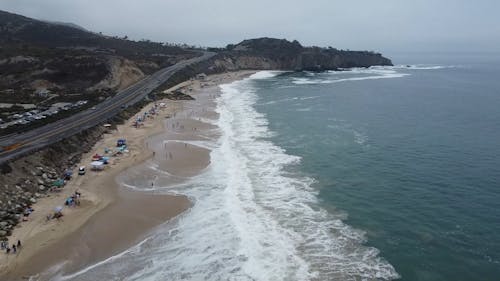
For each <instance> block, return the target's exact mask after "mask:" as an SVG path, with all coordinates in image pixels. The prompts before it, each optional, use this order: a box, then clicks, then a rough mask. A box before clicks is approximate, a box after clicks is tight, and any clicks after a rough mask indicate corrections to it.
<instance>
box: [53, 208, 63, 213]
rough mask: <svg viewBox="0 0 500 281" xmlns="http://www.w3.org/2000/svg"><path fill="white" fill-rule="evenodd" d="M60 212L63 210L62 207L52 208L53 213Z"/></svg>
mask: <svg viewBox="0 0 500 281" xmlns="http://www.w3.org/2000/svg"><path fill="white" fill-rule="evenodd" d="M62 210H63V207H62V206H57V207H55V208H54V211H55V212H56V213H60V212H62Z"/></svg>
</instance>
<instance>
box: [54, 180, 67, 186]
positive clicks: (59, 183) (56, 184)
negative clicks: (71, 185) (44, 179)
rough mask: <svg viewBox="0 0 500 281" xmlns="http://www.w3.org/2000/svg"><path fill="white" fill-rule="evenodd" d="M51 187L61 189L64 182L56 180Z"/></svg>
mask: <svg viewBox="0 0 500 281" xmlns="http://www.w3.org/2000/svg"><path fill="white" fill-rule="evenodd" d="M52 185H53V186H56V187H62V186H63V185H64V180H63V179H58V180H56V181H54V182H53V183H52Z"/></svg>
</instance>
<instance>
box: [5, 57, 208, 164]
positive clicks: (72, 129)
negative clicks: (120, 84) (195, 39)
mask: <svg viewBox="0 0 500 281" xmlns="http://www.w3.org/2000/svg"><path fill="white" fill-rule="evenodd" d="M214 55H215V53H212V52H205V53H203V55H202V56H200V57H195V58H192V59H189V60H184V61H181V62H179V63H177V64H175V65H172V66H170V67H166V68H163V69H161V70H159V71H157V72H155V73H153V74H152V75H150V76H147V77H146V78H144V79H142V80H140V81H139V82H137V83H135V84H133V85H132V86H130V87H128V88H126V89H124V90H122V91H120V92H118V93H117V94H116V95H114V96H113V97H112V98H109V99H107V100H105V101H103V102H102V103H99V104H98V105H96V106H95V109H88V110H84V111H80V112H78V113H76V114H74V115H72V116H70V117H67V118H65V119H61V120H57V121H55V122H53V123H50V124H47V125H44V126H42V127H39V128H36V129H33V130H31V131H28V132H24V133H21V134H16V135H9V136H8V138H1V139H0V147H7V146H11V145H15V146H16V147H15V148H12V149H10V150H4V151H2V152H0V163H3V162H6V161H8V160H10V159H12V158H14V157H16V156H19V155H22V154H25V153H28V152H30V151H33V150H36V149H39V148H42V147H44V146H46V145H49V144H52V143H55V142H57V141H60V140H61V139H64V138H67V137H70V136H72V135H74V134H77V133H79V132H81V131H83V130H85V129H88V128H91V127H94V126H96V125H98V124H101V123H103V122H104V121H105V120H107V119H109V118H111V117H113V116H114V115H116V114H118V113H119V112H120V111H122V110H123V109H122V107H123V106H125V107H126V106H129V105H132V104H135V103H137V102H138V101H140V100H142V99H143V98H145V97H146V96H147V95H148V94H149V93H151V92H152V91H153V90H154V89H156V88H157V87H158V86H160V85H161V84H163V83H164V82H165V81H167V80H168V79H169V78H170V77H171V76H172V75H173V74H175V73H176V72H177V71H179V70H181V69H183V68H184V67H186V66H188V65H190V64H194V63H197V62H200V61H204V60H207V59H209V58H211V57H213V56H214Z"/></svg>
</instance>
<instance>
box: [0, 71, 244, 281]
mask: <svg viewBox="0 0 500 281" xmlns="http://www.w3.org/2000/svg"><path fill="white" fill-rule="evenodd" d="M249 74H251V72H237V73H230V74H221V75H215V76H210V77H209V78H208V79H207V81H204V82H200V81H196V80H195V81H190V82H186V83H182V86H183V87H185V88H184V89H186V92H187V93H188V94H191V95H193V96H194V97H195V98H196V101H158V103H160V102H165V103H166V104H167V108H166V109H164V110H161V112H160V114H158V115H157V116H156V117H155V119H154V120H148V121H146V123H145V126H144V127H142V128H139V129H136V128H132V127H131V126H130V124H131V121H132V120H133V119H134V118H131V120H129V122H127V123H126V124H124V125H122V126H119V127H118V129H117V130H116V131H114V132H112V133H110V134H108V135H106V136H105V137H104V139H103V140H102V141H100V142H99V143H97V144H96V145H95V147H94V149H93V150H92V151H91V152H90V153H88V154H87V155H85V156H84V158H83V159H86V160H85V161H84V162H88V159H89V157H91V155H93V154H95V153H96V152H100V153H102V150H103V149H104V147H112V146H113V145H114V142H115V141H116V139H117V138H121V137H125V138H127V140H128V142H129V148H130V153H129V154H127V155H124V156H122V157H120V158H117V159H113V160H112V163H111V164H110V165H109V167H108V169H107V170H106V171H103V172H88V173H87V175H86V176H84V177H80V178H76V179H74V180H73V181H71V182H70V184H69V185H68V186H66V188H65V193H63V194H60V195H56V196H53V197H51V198H44V199H46V200H45V201H43V200H42V201H41V202H39V203H37V204H36V205H35V210H37V211H36V212H35V213H36V215H35V216H34V218H33V219H32V221H30V222H28V223H26V224H24V225H22V226H21V227H20V228H18V229H16V231H15V233H14V235H13V239H12V241H17V240H14V239H18V238H19V239H22V240H23V243H24V246H23V247H24V248H23V250H22V251H20V253H19V254H18V255H17V256H14V255H11V256H9V257H8V258H9V259H8V260H7V259H4V260H6V263H5V265H4V267H3V268H1V271H2V273H8V278H9V279H6V280H16V279H21V278H22V277H23V276H28V275H34V274H35V275H36V274H37V273H40V272H45V273H48V275H45V274H42V275H41V276H38V277H39V280H49V279H50V274H51V273H50V270H49V271H47V269H49V268H51V267H55V266H56V265H57V268H58V270H61V269H62V272H64V273H65V274H68V273H72V272H75V271H78V270H81V269H82V268H85V267H87V266H89V265H92V264H94V263H96V262H99V261H102V260H104V259H106V258H108V257H110V256H112V255H115V254H117V253H119V252H122V251H124V250H126V249H128V248H129V247H131V246H133V245H134V244H137V243H138V242H139V241H141V240H143V239H144V238H145V237H147V236H148V235H149V234H150V233H151V232H152V231H154V228H155V227H156V226H158V225H160V224H163V223H166V222H168V221H169V220H170V219H172V218H174V217H175V216H176V215H178V214H180V213H181V212H183V211H184V210H186V209H187V208H189V206H190V205H191V203H190V202H189V200H188V199H187V198H186V197H184V196H174V195H168V194H158V193H151V192H149V193H148V192H144V191H142V192H139V191H131V190H129V189H127V188H123V187H119V186H118V185H117V184H116V178H119V177H127V175H129V174H131V173H130V172H131V171H134V170H136V171H138V169H140V168H139V167H140V166H141V165H145V163H154V164H157V165H158V167H159V169H161V170H163V171H166V172H167V173H169V174H172V175H173V176H176V177H179V178H189V177H191V176H194V175H197V174H199V173H200V172H202V171H203V170H204V169H205V168H206V167H207V166H208V165H209V163H210V150H209V149H207V148H204V147H200V146H197V145H193V144H191V143H189V141H195V140H203V139H207V138H214V137H216V136H217V133H216V130H215V127H214V126H213V125H210V124H207V123H205V122H202V119H203V118H214V117H216V113H215V112H214V111H213V109H214V107H215V102H214V98H215V97H216V95H217V93H218V87H217V85H218V84H219V83H227V82H230V81H233V80H237V79H242V78H243V77H245V76H248V75H249ZM187 89H192V90H189V91H187ZM150 107H151V105H148V106H146V107H145V108H150ZM143 111H144V110H143ZM141 112H142V111H141ZM144 161H146V162H144ZM82 164H88V163H82ZM131 167H132V168H131ZM137 182H139V183H140V185H141V186H140V187H141V189H144V190H147V189H148V187H152V188H154V187H155V184H156V182H155V179H154V177H153V178H145V179H143V180H140V181H137ZM149 185H151V186H149ZM76 189H78V190H79V191H80V192H82V193H83V196H82V204H81V205H82V206H80V207H77V208H69V209H68V208H66V209H65V211H64V213H65V216H64V217H63V220H62V221H57V222H53V221H51V222H48V223H47V222H45V221H43V215H45V213H46V212H47V210H49V211H50V210H51V208H53V206H55V205H54V204H56V205H61V203H62V202H63V200H64V198H65V197H67V196H68V194H71V193H73V192H74V190H76ZM57 203H59V204H57ZM39 210H41V211H40V212H39ZM0 261H3V260H0ZM63 261H64V262H65V263H64V264H61V263H62V262H63ZM61 267H62V268H61ZM0 279H1V278H0ZM2 280H3V279H2Z"/></svg>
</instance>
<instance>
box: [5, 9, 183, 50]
mask: <svg viewBox="0 0 500 281" xmlns="http://www.w3.org/2000/svg"><path fill="white" fill-rule="evenodd" d="M0 43H2V44H31V45H36V46H43V47H87V48H94V49H95V48H99V49H101V51H109V52H113V53H116V54H118V55H123V56H130V55H146V56H148V55H158V54H164V55H179V54H186V53H189V52H188V51H186V50H184V49H182V48H179V47H176V46H168V45H165V44H162V43H154V42H150V41H131V40H126V38H118V37H110V36H104V35H101V34H97V33H92V32H89V31H87V30H85V29H84V28H82V27H79V26H76V25H74V24H71V23H70V24H68V23H53V22H46V21H40V20H35V19H31V18H27V17H24V16H21V15H17V14H12V13H9V12H5V11H0Z"/></svg>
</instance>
